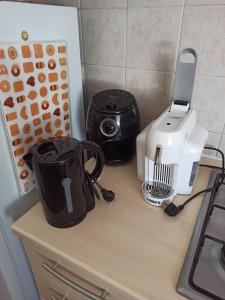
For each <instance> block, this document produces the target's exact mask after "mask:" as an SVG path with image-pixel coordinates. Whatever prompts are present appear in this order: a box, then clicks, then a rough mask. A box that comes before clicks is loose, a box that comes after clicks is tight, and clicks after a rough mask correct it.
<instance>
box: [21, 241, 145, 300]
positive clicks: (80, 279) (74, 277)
mask: <svg viewBox="0 0 225 300" xmlns="http://www.w3.org/2000/svg"><path fill="white" fill-rule="evenodd" d="M23 243H24V247H25V249H26V253H27V256H28V258H29V261H30V264H31V267H32V270H33V274H34V277H35V279H36V281H37V278H39V277H41V278H45V279H46V280H47V281H49V280H50V281H51V280H53V279H54V280H55V281H56V282H58V283H60V286H62V287H64V288H66V289H69V290H70V291H71V290H73V291H74V292H76V294H77V295H79V297H82V298H78V296H76V297H75V298H73V299H75V300H80V299H82V300H83V299H84V300H88V299H91V300H128V299H129V300H137V299H138V298H137V297H133V295H132V294H127V293H125V292H124V291H123V290H120V289H118V288H117V287H115V286H113V285H111V284H109V283H108V282H107V283H106V282H104V281H103V280H101V279H100V278H98V277H97V275H95V274H92V273H90V272H88V271H87V270H85V269H84V268H82V267H80V266H78V265H76V264H75V263H71V262H70V261H67V260H66V259H65V258H62V257H61V256H59V255H57V254H55V253H54V252H52V251H50V250H49V249H47V248H44V247H42V246H39V245H38V246H37V247H36V245H34V244H30V243H28V242H27V241H26V242H25V241H23ZM53 298H54V296H53ZM139 299H140V298H139ZM51 300H56V299H51ZM57 300H61V299H60V298H59V299H57ZM63 300H66V299H63ZM69 300H70V299H69Z"/></svg>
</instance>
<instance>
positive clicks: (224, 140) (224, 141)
mask: <svg viewBox="0 0 225 300" xmlns="http://www.w3.org/2000/svg"><path fill="white" fill-rule="evenodd" d="M219 149H220V150H221V151H223V154H224V155H225V135H224V134H223V135H222V136H221V140H220V145H219ZM217 157H218V158H221V155H220V154H219V153H218V154H217Z"/></svg>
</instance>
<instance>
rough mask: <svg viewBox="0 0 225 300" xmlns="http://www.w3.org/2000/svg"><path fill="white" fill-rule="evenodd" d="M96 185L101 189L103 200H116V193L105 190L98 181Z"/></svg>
mask: <svg viewBox="0 0 225 300" xmlns="http://www.w3.org/2000/svg"><path fill="white" fill-rule="evenodd" d="M95 185H97V187H98V188H99V189H100V192H101V194H102V198H103V199H104V200H105V201H107V202H112V201H113V200H114V199H115V193H114V192H113V191H110V190H107V189H104V188H103V187H102V186H101V185H100V184H99V183H98V182H97V181H96V182H95Z"/></svg>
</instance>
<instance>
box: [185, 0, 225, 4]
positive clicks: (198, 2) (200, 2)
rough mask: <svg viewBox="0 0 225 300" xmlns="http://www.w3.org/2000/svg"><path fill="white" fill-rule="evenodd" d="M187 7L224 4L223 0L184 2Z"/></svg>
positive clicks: (189, 0) (192, 0)
mask: <svg viewBox="0 0 225 300" xmlns="http://www.w3.org/2000/svg"><path fill="white" fill-rule="evenodd" d="M186 4H187V5H219V4H225V0H186Z"/></svg>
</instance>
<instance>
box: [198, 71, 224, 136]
mask: <svg viewBox="0 0 225 300" xmlns="http://www.w3.org/2000/svg"><path fill="white" fill-rule="evenodd" d="M192 98H193V100H192V105H193V107H195V108H196V111H197V117H198V120H199V122H200V124H202V126H204V127H205V128H206V129H207V130H209V131H212V132H218V133H222V130H223V127H224V122H225V105H224V104H225V78H222V77H211V76H196V78H195V85H194V91H193V97H192Z"/></svg>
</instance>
